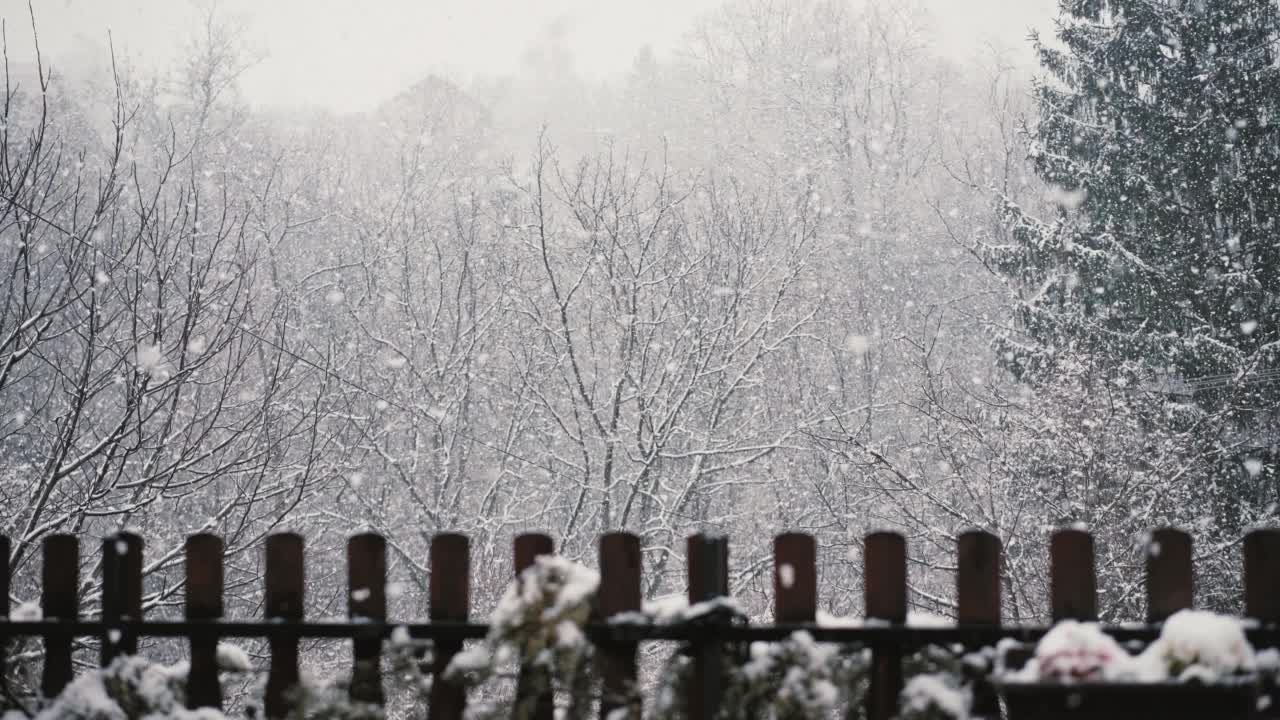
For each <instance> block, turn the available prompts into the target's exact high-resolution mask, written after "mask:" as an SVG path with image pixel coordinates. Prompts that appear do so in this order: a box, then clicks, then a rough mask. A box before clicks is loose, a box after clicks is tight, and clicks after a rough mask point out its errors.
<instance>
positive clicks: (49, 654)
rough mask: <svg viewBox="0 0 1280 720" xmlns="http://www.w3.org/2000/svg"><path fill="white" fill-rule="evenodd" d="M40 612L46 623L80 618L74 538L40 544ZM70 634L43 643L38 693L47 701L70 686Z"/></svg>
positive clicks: (52, 538)
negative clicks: (41, 669) (42, 557)
mask: <svg viewBox="0 0 1280 720" xmlns="http://www.w3.org/2000/svg"><path fill="white" fill-rule="evenodd" d="M42 550H43V555H44V567H43V568H42V569H41V573H40V581H41V592H40V611H41V614H42V615H43V616H44V618H45V619H46V620H76V619H77V618H78V617H79V615H80V542H79V541H78V540H77V539H76V537H75V536H74V535H49V536H46V537H45V539H44V543H43V544H42ZM71 675H72V670H71V633H61V632H60V633H51V634H49V635H46V636H45V639H44V676H43V677H42V678H41V680H40V692H41V693H42V694H43V695H44V696H45V697H47V698H53V697H57V696H58V693H61V692H62V689H63V688H65V687H66V686H67V684H68V683H70V682H71Z"/></svg>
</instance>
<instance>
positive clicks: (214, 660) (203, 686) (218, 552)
mask: <svg viewBox="0 0 1280 720" xmlns="http://www.w3.org/2000/svg"><path fill="white" fill-rule="evenodd" d="M184 550H185V552H186V571H187V592H186V615H187V620H188V621H190V622H208V623H212V622H216V621H217V620H219V619H220V618H221V617H222V613H223V608H222V590H223V570H222V551H223V547H222V538H220V537H218V536H217V535H211V534H208V533H201V534H198V535H192V536H190V537H188V538H187V542H186V545H185V547H184ZM202 707H207V708H214V709H216V710H221V709H222V685H221V683H220V682H219V680H218V635H217V633H216V631H215V629H213V628H210V629H208V630H204V631H201V630H199V629H193V631H192V633H191V670H190V672H188V673H187V708H188V709H191V710H195V709H197V708H202Z"/></svg>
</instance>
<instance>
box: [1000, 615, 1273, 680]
mask: <svg viewBox="0 0 1280 720" xmlns="http://www.w3.org/2000/svg"><path fill="white" fill-rule="evenodd" d="M1257 669H1258V662H1257V659H1256V657H1255V654H1254V651H1253V648H1252V646H1250V645H1249V641H1248V639H1247V638H1246V637H1245V634H1244V629H1243V627H1242V626H1241V623H1240V620H1238V619H1236V618H1233V617H1229V616H1224V615H1218V614H1215V613H1211V612H1205V611H1202V610H1183V611H1181V612H1178V613H1175V614H1174V615H1173V616H1171V617H1170V618H1169V619H1168V620H1167V621H1165V623H1164V625H1163V627H1162V628H1161V630H1160V637H1158V638H1157V639H1156V640H1155V641H1154V642H1152V643H1151V644H1150V645H1148V646H1147V648H1146V649H1145V650H1144V651H1143V652H1142V653H1140V654H1139V655H1137V656H1134V655H1131V654H1129V653H1128V652H1127V651H1125V649H1124V648H1122V647H1121V646H1120V645H1119V643H1117V642H1116V641H1115V640H1114V639H1113V638H1111V636H1109V635H1107V634H1106V633H1105V632H1103V631H1102V629H1101V628H1100V627H1099V626H1098V625H1097V624H1095V623H1082V622H1076V621H1074V620H1065V621H1062V622H1060V623H1058V624H1057V625H1055V626H1054V627H1053V629H1052V630H1050V631H1049V633H1048V634H1046V635H1045V636H1044V637H1043V638H1042V639H1041V640H1040V642H1039V643H1038V644H1037V645H1036V651H1035V656H1034V657H1032V658H1031V660H1030V661H1029V662H1028V663H1027V665H1026V666H1025V667H1024V668H1022V669H1021V670H1019V671H1016V672H1013V673H1011V674H1009V675H1008V676H1007V678H1006V679H1008V680H1011V681H1015V682H1056V683H1073V682H1148V683H1151V682H1171V681H1172V682H1190V681H1196V682H1204V683H1214V682H1220V681H1223V680H1229V679H1231V678H1238V677H1242V676H1248V675H1250V674H1252V673H1255V672H1256V671H1257Z"/></svg>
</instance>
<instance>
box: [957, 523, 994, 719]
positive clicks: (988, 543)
mask: <svg viewBox="0 0 1280 720" xmlns="http://www.w3.org/2000/svg"><path fill="white" fill-rule="evenodd" d="M956 556H957V563H956V566H957V567H956V622H957V623H958V624H960V625H990V626H996V627H999V625H1000V560H1001V555H1000V538H998V537H996V536H995V535H992V534H991V533H989V532H984V531H982V530H970V531H968V532H964V533H961V534H960V537H959V538H957V539H956ZM973 713H974V715H975V716H977V717H990V718H998V717H1000V699H999V696H998V695H997V693H996V691H995V688H993V687H991V683H990V682H988V677H987V674H986V673H984V674H983V676H982V677H980V678H978V679H977V680H976V681H975V682H974V688H973Z"/></svg>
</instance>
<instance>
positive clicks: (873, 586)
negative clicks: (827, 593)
mask: <svg viewBox="0 0 1280 720" xmlns="http://www.w3.org/2000/svg"><path fill="white" fill-rule="evenodd" d="M863 565H864V570H863V584H864V585H865V592H866V617H867V619H868V620H879V621H882V622H889V623H892V624H894V625H902V624H904V623H905V622H906V621H907V541H906V539H905V538H904V537H903V536H902V535H900V534H898V533H895V532H875V533H871V534H870V535H867V537H866V539H865V540H864V549H863ZM901 693H902V649H901V648H900V647H897V646H896V645H894V644H893V643H892V642H885V643H876V644H874V645H872V648H871V687H870V689H869V691H868V692H867V718H868V720H889V719H890V718H893V717H895V716H897V714H898V696H899V695H900V694H901Z"/></svg>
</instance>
